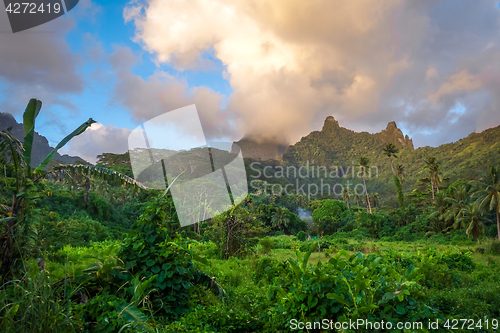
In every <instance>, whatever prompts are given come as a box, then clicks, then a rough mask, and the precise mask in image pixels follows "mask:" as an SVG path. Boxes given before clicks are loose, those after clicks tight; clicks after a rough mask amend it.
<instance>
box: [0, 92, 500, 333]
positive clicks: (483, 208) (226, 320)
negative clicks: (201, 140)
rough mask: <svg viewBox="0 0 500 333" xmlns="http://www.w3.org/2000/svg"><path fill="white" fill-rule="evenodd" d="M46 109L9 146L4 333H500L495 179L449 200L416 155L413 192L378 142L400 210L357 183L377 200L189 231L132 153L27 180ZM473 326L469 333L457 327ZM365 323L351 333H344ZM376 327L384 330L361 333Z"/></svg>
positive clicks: (272, 196) (495, 174)
mask: <svg viewBox="0 0 500 333" xmlns="http://www.w3.org/2000/svg"><path fill="white" fill-rule="evenodd" d="M40 107H41V105H38V104H37V103H36V101H35V102H30V104H29V105H28V108H27V116H26V118H25V120H26V123H27V125H29V126H27V129H26V133H27V138H25V140H24V143H21V142H20V141H19V140H17V139H15V138H13V137H12V136H11V135H10V134H9V132H8V131H6V132H1V136H0V156H2V159H1V163H2V169H3V173H2V174H1V175H0V213H1V217H0V223H1V224H0V232H1V237H2V238H1V241H2V246H1V248H0V254H1V255H2V266H0V268H2V270H1V274H2V276H1V278H2V280H3V282H2V285H1V286H0V328H1V329H2V331H3V332H228V333H229V332H231V333H232V332H290V331H295V330H301V329H304V330H306V331H309V332H322V331H327V329H330V330H332V331H334V330H336V331H342V332H355V331H368V332H375V331H380V332H402V331H405V332H431V331H436V330H435V329H431V328H430V327H429V326H428V325H429V323H430V322H432V323H436V324H438V325H439V331H450V332H451V331H453V332H460V331H464V332H465V331H468V332H469V331H475V332H495V331H498V321H496V322H495V320H498V319H499V318H500V312H499V309H500V298H499V297H498V295H500V278H499V277H500V257H499V256H500V223H499V222H498V221H499V207H500V196H499V195H498V193H499V190H500V170H499V168H497V167H487V166H486V165H485V166H484V169H485V170H486V171H485V172H483V173H478V175H475V174H474V176H472V175H471V176H469V173H463V174H461V178H460V179H458V177H457V179H456V180H455V181H454V182H453V183H452V184H450V185H448V186H446V185H445V184H444V182H443V181H444V177H443V174H445V175H446V174H447V172H450V171H449V169H448V165H449V164H448V161H444V160H441V158H440V157H439V156H441V155H438V154H436V156H437V157H433V156H426V157H425V159H424V158H423V156H422V163H423V164H422V165H421V166H420V167H421V169H419V170H418V172H415V173H416V174H420V175H418V177H419V178H420V180H421V181H420V183H419V185H418V186H416V187H415V188H414V191H412V192H410V193H408V192H409V191H408V186H410V185H408V182H406V181H405V180H404V179H405V177H406V178H411V177H413V176H411V177H410V176H409V175H408V176H404V175H405V174H406V173H405V172H404V170H403V169H402V168H400V167H399V166H400V165H393V158H394V159H395V158H398V159H400V160H404V159H405V158H408V157H405V156H408V155H406V154H415V152H410V153H408V152H407V151H406V149H407V148H403V149H401V150H399V148H398V149H396V148H395V146H390V145H385V146H384V145H382V144H380V145H378V143H376V142H375V143H374V146H373V147H374V149H375V148H376V149H379V148H380V150H379V151H378V154H379V155H380V161H384V163H387V165H385V164H381V165H384V168H385V169H387V170H385V169H384V171H383V172H386V171H387V172H388V174H392V177H389V179H390V180H391V181H390V182H388V184H386V185H387V191H389V190H390V191H391V192H392V195H393V196H394V198H397V199H396V203H397V205H393V204H391V203H394V202H393V201H394V200H393V199H391V198H389V199H386V198H385V196H384V194H383V192H382V191H379V192H377V191H372V189H373V190H376V188H377V186H378V185H377V184H376V180H374V179H365V178H364V177H365V176H366V175H365V174H363V175H362V178H363V181H364V182H366V183H367V186H368V187H370V186H372V188H371V189H370V190H369V191H368V194H367V193H365V194H364V195H358V196H356V195H355V194H354V193H348V192H346V193H344V194H343V196H342V198H332V197H331V196H330V197H324V196H321V195H313V196H308V195H304V194H302V193H289V194H285V193H273V191H272V190H269V188H268V189H267V190H264V191H254V190H252V189H251V188H249V192H250V194H248V195H247V196H246V197H245V198H244V200H243V201H242V202H241V203H240V204H237V205H234V206H232V207H231V208H230V209H229V210H228V211H226V212H224V213H222V214H219V215H217V216H215V217H213V218H211V219H207V220H205V221H203V222H200V223H196V224H193V225H189V226H185V227H181V226H180V224H179V219H178V216H177V212H176V210H175V207H174V204H173V199H172V197H171V195H170V192H169V189H168V188H167V190H166V191H163V192H162V191H158V190H144V189H143V186H142V184H140V183H138V182H137V181H135V180H133V179H130V178H129V177H128V176H127V175H129V176H130V175H131V171H130V164H129V162H127V161H128V155H127V154H123V155H114V154H103V155H100V156H99V166H91V165H85V166H84V165H79V166H71V165H70V166H67V165H66V166H61V165H55V166H50V165H49V163H48V162H47V163H45V165H44V166H43V167H42V168H41V169H37V168H35V169H34V170H33V169H31V167H30V166H29V165H30V164H29V158H28V157H29V156H28V155H29V154H27V153H26V151H27V149H28V148H27V146H29V137H30V135H31V134H30V133H32V131H33V130H34V119H35V118H36V114H37V112H39V109H40ZM37 110H38V111H37ZM30 114H31V118H30V116H29V115H30ZM30 119H31V120H33V121H31V120H30ZM84 127H85V126H84ZM81 130H82V129H80V131H81ZM77 132H78V131H77ZM77 132H75V133H74V134H75V135H77V134H78V133H77ZM492 133H493V132H492ZM365 136H366V135H365V134H363V135H361V136H359V138H363V137H365ZM348 137H349V135H347V134H346V138H348ZM313 138H316V139H318V140H320V139H321V135H319V134H315V135H314V136H313ZM476 138H477V136H475V135H473V136H470V137H469V138H467V139H465V140H469V139H471V140H472V139H476ZM69 139H71V137H69V138H68V140H69ZM68 140H67V141H68ZM308 140H309V139H308ZM308 140H305V141H308ZM321 140H322V139H321ZM67 141H66V142H67ZM325 142H326V141H325ZM464 142H465V141H464ZM356 143H358V144H359V142H356ZM362 144H364V143H362ZM354 146H355V145H354V143H353V147H354ZM477 146H478V147H479V144H477ZM318 147H321V145H320V144H319V143H318ZM370 147H371V146H370ZM437 149H439V148H437ZM492 149H493V148H492ZM424 150H425V149H424ZM332 151H336V152H337V153H338V151H340V150H339V148H335V149H333V150H332ZM417 151H418V150H417ZM318 152H319V150H318ZM185 153H186V154H189V153H190V152H185ZM195 153H196V152H195ZM195 153H193V154H195ZM365 153H366V155H367V156H369V157H370V160H372V161H375V162H376V163H378V162H377V161H379V159H378V157H377V156H376V154H375V153H374V154H373V157H372V155H370V154H368V153H367V152H365ZM297 154H299V153H297ZM317 154H318V155H317V156H319V157H321V156H323V157H324V158H327V157H328V156H325V155H321V152H319V153H317ZM349 154H350V153H349ZM396 154H397V155H396ZM297 156H298V157H297ZM297 156H296V157H297V158H299V157H300V156H302V155H300V154H299V155H297ZM315 156H316V155H315ZM346 156H347V155H346ZM396 156H397V157H396ZM347 157H349V158H351V157H354V155H352V156H351V155H348V156H347ZM388 157H389V158H388ZM193 158H195V157H193ZM315 158H316V157H315ZM495 158H496V157H495ZM49 159H50V158H49ZM357 160H358V161H359V163H358V164H359V165H358V166H364V167H365V168H367V167H368V162H369V160H368V158H367V157H366V156H364V155H363V156H357ZM424 161H426V162H424ZM399 162H400V161H399ZM380 163H382V162H380ZM389 164H390V165H389ZM424 165H425V166H424ZM414 167H415V166H412V167H411V168H408V171H409V173H411V172H412V170H413V168H414ZM49 168H50V171H52V172H50V173H49V172H48V171H49V170H48V169H49ZM35 170H38V171H35ZM186 172H187V173H189V170H187V171H186ZM422 176H423V177H422ZM391 178H392V179H391ZM260 181H261V180H260ZM280 181H283V182H284V183H283V184H286V182H288V181H289V180H288V179H285V178H283V179H281V180H280ZM342 181H345V179H344V180H342ZM373 183H375V184H373ZM403 183H404V184H406V187H403V186H401V184H403ZM370 184H372V185H370ZM170 185H171V184H170ZM403 190H405V191H406V192H407V193H408V194H406V195H405V194H404V192H403ZM337 199H341V200H337ZM465 318H467V319H468V320H472V321H473V322H474V325H473V327H472V328H470V326H469V324H468V327H469V328H470V329H465V328H464V329H461V328H460V327H459V328H458V329H453V328H452V326H453V325H452V323H453V321H454V320H455V321H458V320H460V319H465ZM359 320H363V323H364V325H365V326H363V327H360V328H358V329H357V330H353V329H352V328H350V327H348V328H344V329H343V330H341V329H339V328H338V327H337V326H335V325H338V324H342V323H348V322H349V321H359ZM381 320H384V322H385V323H386V326H385V328H380V329H374V328H367V327H373V325H376V324H377V323H380V321H381ZM486 322H488V325H489V326H488V327H486V325H485V323H486ZM388 323H390V324H391V327H388V326H387V324H388ZM398 323H407V324H408V325H409V326H407V327H405V329H404V330H403V329H402V328H396V325H397V324H398ZM419 323H421V325H422V326H418V325H419ZM450 323H451V324H450ZM495 323H496V324H495ZM479 324H482V325H479ZM366 325H372V326H366ZM446 325H448V326H446ZM495 325H496V326H495Z"/></svg>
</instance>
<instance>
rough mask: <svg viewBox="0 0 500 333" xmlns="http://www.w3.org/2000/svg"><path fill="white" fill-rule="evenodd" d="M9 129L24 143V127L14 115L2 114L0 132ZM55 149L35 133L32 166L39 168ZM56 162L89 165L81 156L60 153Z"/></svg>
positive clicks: (0, 114) (44, 138)
mask: <svg viewBox="0 0 500 333" xmlns="http://www.w3.org/2000/svg"><path fill="white" fill-rule="evenodd" d="M9 127H12V130H11V133H12V135H13V136H14V137H15V138H16V139H18V140H19V141H21V142H23V140H24V129H23V125H22V124H20V123H18V122H17V120H16V119H15V118H14V116H13V115H12V114H10V113H7V112H0V131H3V130H6V129H8V128H9ZM53 149H54V148H53V147H51V146H50V145H49V141H48V140H47V138H46V137H45V136H43V135H41V134H39V133H38V132H36V131H35V135H34V137H33V149H32V153H31V166H37V165H39V164H40V163H42V162H43V160H44V159H45V158H46V157H47V155H49V153H50V152H51V151H52V150H53ZM54 160H57V161H59V162H61V163H64V164H74V163H78V162H84V163H88V162H87V161H85V160H84V159H83V158H81V157H79V156H70V155H66V154H65V155H61V154H59V153H56V156H55V157H54Z"/></svg>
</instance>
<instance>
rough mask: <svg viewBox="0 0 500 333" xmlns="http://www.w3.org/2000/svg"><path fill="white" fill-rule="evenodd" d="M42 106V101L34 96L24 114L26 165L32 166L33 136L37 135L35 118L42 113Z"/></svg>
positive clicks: (24, 153)
mask: <svg viewBox="0 0 500 333" xmlns="http://www.w3.org/2000/svg"><path fill="white" fill-rule="evenodd" d="M41 108H42V102H41V101H39V100H37V99H35V98H32V99H30V101H29V103H28V106H26V110H25V111H24V114H23V127H24V144H23V147H24V152H23V157H24V162H25V163H26V167H28V168H29V167H30V164H31V150H32V147H33V136H34V135H35V119H36V117H37V116H38V114H39V113H40V109H41Z"/></svg>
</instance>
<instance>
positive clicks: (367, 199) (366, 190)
mask: <svg viewBox="0 0 500 333" xmlns="http://www.w3.org/2000/svg"><path fill="white" fill-rule="evenodd" d="M363 184H364V185H365V192H366V201H368V209H369V210H370V214H371V213H372V207H371V205H370V197H369V196H368V189H367V188H366V181H365V168H363Z"/></svg>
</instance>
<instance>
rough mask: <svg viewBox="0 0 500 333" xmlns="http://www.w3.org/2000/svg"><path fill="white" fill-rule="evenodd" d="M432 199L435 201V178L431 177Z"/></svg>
mask: <svg viewBox="0 0 500 333" xmlns="http://www.w3.org/2000/svg"><path fill="white" fill-rule="evenodd" d="M431 190H432V201H434V180H433V179H432V177H431Z"/></svg>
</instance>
